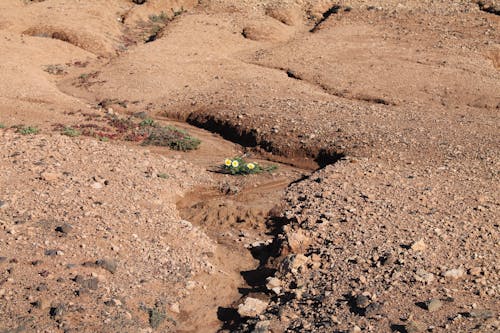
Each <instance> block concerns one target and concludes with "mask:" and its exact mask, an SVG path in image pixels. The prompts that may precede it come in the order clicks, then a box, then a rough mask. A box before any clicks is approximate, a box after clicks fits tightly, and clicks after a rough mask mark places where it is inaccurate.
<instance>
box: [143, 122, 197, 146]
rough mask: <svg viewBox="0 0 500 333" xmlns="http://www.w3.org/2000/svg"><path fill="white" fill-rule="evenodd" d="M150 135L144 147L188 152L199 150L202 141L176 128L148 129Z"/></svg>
mask: <svg viewBox="0 0 500 333" xmlns="http://www.w3.org/2000/svg"><path fill="white" fill-rule="evenodd" d="M148 130H149V133H148V136H147V138H146V139H145V140H144V142H143V144H144V145H152V146H162V147H170V149H173V150H180V151H187V150H194V149H197V148H198V146H199V145H200V143H201V141H200V140H198V139H197V138H193V137H192V136H190V135H189V133H187V132H186V131H183V130H181V129H178V128H176V127H174V126H165V127H159V126H158V127H152V128H148Z"/></svg>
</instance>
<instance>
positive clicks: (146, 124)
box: [139, 118, 156, 127]
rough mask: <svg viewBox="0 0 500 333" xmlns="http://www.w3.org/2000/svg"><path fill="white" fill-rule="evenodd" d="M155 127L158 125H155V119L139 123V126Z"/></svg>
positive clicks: (147, 119)
mask: <svg viewBox="0 0 500 333" xmlns="http://www.w3.org/2000/svg"><path fill="white" fill-rule="evenodd" d="M155 125H156V123H155V121H154V119H151V118H146V119H144V120H143V121H141V122H140V123H139V126H141V127H153V126H155Z"/></svg>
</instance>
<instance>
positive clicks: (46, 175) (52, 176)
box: [40, 172, 62, 182]
mask: <svg viewBox="0 0 500 333" xmlns="http://www.w3.org/2000/svg"><path fill="white" fill-rule="evenodd" d="M61 177H62V174H61V173H59V172H42V173H41V175H40V178H42V179H43V180H45V181H47V182H53V181H56V180H58V179H59V178H61Z"/></svg>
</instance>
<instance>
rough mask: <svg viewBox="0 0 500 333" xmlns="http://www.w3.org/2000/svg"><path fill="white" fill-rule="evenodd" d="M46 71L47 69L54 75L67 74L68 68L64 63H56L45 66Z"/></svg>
mask: <svg viewBox="0 0 500 333" xmlns="http://www.w3.org/2000/svg"><path fill="white" fill-rule="evenodd" d="M43 70H44V71H46V72H47V73H49V74H52V75H62V74H66V70H65V68H64V66H63V65H60V64H56V65H47V66H45V67H44V68H43Z"/></svg>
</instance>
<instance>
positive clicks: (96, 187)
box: [90, 182, 102, 190]
mask: <svg viewBox="0 0 500 333" xmlns="http://www.w3.org/2000/svg"><path fill="white" fill-rule="evenodd" d="M90 187H92V188H94V189H96V190H98V189H101V188H102V184H101V183H99V182H95V183H92V185H90Z"/></svg>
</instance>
